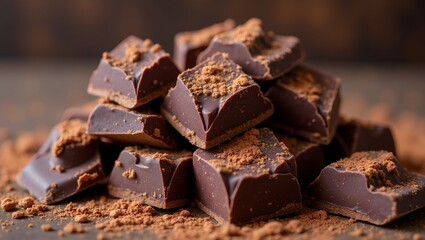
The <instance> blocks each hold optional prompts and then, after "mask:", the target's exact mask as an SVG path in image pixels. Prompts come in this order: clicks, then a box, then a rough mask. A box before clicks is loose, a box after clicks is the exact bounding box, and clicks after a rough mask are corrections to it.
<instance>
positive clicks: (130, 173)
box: [122, 168, 136, 179]
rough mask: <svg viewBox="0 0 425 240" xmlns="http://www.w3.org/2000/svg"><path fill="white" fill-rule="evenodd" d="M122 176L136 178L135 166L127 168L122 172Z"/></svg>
mask: <svg viewBox="0 0 425 240" xmlns="http://www.w3.org/2000/svg"><path fill="white" fill-rule="evenodd" d="M122 176H123V177H125V178H128V179H136V172H135V171H134V169H133V168H130V169H127V170H125V171H124V172H123V173H122Z"/></svg>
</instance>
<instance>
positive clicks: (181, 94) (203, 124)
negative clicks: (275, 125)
mask: <svg viewBox="0 0 425 240" xmlns="http://www.w3.org/2000/svg"><path fill="white" fill-rule="evenodd" d="M161 113H162V114H163V115H164V117H165V118H166V119H167V120H168V121H169V122H170V123H171V125H173V126H174V128H176V129H177V130H178V131H179V132H180V133H181V134H182V135H183V136H185V137H186V138H187V139H189V140H190V142H191V143H192V144H194V145H196V146H198V147H200V148H203V149H208V148H212V147H214V146H217V145H218V144H220V143H222V142H224V141H226V140H229V139H230V138H232V137H234V136H236V135H238V134H239V133H241V132H243V131H245V130H248V129H250V128H251V127H253V126H255V125H256V124H258V123H260V122H262V121H263V120H265V119H266V118H268V117H269V116H270V115H271V114H272V113H273V105H272V104H271V102H270V100H269V99H267V98H265V97H264V96H263V94H262V92H261V91H260V87H259V86H258V84H256V83H255V82H254V80H253V79H252V78H251V77H250V76H248V75H246V74H245V73H243V72H242V70H241V68H240V66H238V65H236V64H235V63H234V62H233V61H232V60H230V59H229V57H228V55H227V54H225V53H217V54H215V55H213V56H212V57H211V58H209V59H207V60H206V61H205V62H203V63H201V64H199V65H197V66H196V67H194V68H192V69H189V70H186V71H185V72H183V73H182V74H180V75H179V77H178V79H177V84H176V86H175V87H174V88H172V89H171V90H170V91H169V92H168V95H167V96H166V97H165V99H164V102H163V104H162V105H161Z"/></svg>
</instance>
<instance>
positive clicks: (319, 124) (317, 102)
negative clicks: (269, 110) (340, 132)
mask: <svg viewBox="0 0 425 240" xmlns="http://www.w3.org/2000/svg"><path fill="white" fill-rule="evenodd" d="M340 84H341V81H340V80H339V79H338V78H335V77H333V76H330V75H327V74H323V73H321V72H319V71H317V70H314V69H311V68H309V67H306V66H297V67H295V68H294V69H293V70H292V71H291V72H289V73H288V74H286V75H285V76H283V77H282V78H280V79H278V80H277V81H276V83H275V84H274V85H273V86H271V87H270V88H269V89H268V90H267V92H266V93H265V96H267V97H268V98H270V100H271V101H272V102H273V105H274V107H275V113H274V115H273V116H272V117H271V118H270V119H268V120H267V121H266V125H268V126H271V127H273V128H277V129H279V130H284V131H286V132H289V133H291V134H293V135H297V136H300V137H304V138H306V139H308V140H310V141H313V142H318V143H322V144H329V143H330V142H331V140H332V138H333V137H334V135H335V131H336V127H337V124H338V116H339V105H340V91H339V89H340Z"/></svg>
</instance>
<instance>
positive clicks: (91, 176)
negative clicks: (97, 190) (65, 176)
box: [77, 173, 99, 186]
mask: <svg viewBox="0 0 425 240" xmlns="http://www.w3.org/2000/svg"><path fill="white" fill-rule="evenodd" d="M98 177H99V174H97V173H91V174H90V173H83V174H82V175H81V176H79V177H78V179H77V184H78V186H81V185H82V184H83V183H85V182H89V181H93V180H95V179H96V178H98Z"/></svg>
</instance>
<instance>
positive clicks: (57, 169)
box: [54, 165, 65, 173]
mask: <svg viewBox="0 0 425 240" xmlns="http://www.w3.org/2000/svg"><path fill="white" fill-rule="evenodd" d="M54 169H55V170H56V171H58V172H60V173H62V172H63V171H65V169H64V168H63V167H62V166H61V165H56V166H55V168H54Z"/></svg>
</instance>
